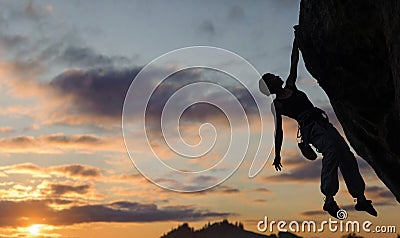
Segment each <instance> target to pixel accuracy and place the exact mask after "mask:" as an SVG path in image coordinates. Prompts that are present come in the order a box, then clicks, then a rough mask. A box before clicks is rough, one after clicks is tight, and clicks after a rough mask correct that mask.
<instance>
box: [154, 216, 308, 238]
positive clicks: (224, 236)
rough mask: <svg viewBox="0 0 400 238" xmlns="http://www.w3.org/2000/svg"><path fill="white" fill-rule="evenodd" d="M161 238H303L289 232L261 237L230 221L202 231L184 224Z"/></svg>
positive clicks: (224, 221)
mask: <svg viewBox="0 0 400 238" xmlns="http://www.w3.org/2000/svg"><path fill="white" fill-rule="evenodd" d="M161 238H301V237H300V236H296V235H293V234H291V233H288V232H279V234H278V236H276V235H274V234H273V235H269V236H267V235H261V234H257V233H254V232H251V231H246V230H245V229H244V227H243V224H241V223H236V224H232V223H229V222H228V220H223V221H222V222H216V223H213V224H210V223H209V224H207V225H205V226H204V227H203V228H202V229H200V230H194V228H193V227H189V224H188V223H184V224H182V225H181V226H179V227H178V228H175V229H173V230H171V231H170V232H168V233H167V234H166V235H163V236H161Z"/></svg>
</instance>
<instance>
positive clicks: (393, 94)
mask: <svg viewBox="0 0 400 238" xmlns="http://www.w3.org/2000/svg"><path fill="white" fill-rule="evenodd" d="M299 25H300V29H299V32H298V39H299V47H300V50H301V52H302V55H303V58H304V61H305V64H306V67H307V70H308V71H309V72H310V73H311V75H312V76H313V77H314V78H316V79H317V80H318V82H319V84H320V86H321V87H322V88H323V89H324V91H325V92H326V93H327V95H328V97H329V99H330V101H331V104H332V106H333V109H334V111H335V113H336V115H337V117H338V119H339V121H340V123H341V124H342V126H343V129H344V131H345V133H346V136H347V138H348V140H349V141H350V143H351V145H352V146H353V148H354V149H355V150H356V152H357V153H358V155H360V156H361V157H362V158H363V159H365V160H366V161H367V162H368V163H369V164H370V165H371V166H372V168H373V169H374V170H375V172H376V174H377V175H378V177H379V178H380V179H381V180H382V181H383V182H384V183H385V184H386V186H387V187H388V188H389V189H390V190H391V191H392V192H393V194H394V195H395V196H396V198H397V201H399V202H400V0H384V1H376V0H353V1H348V0H302V1H301V5H300V18H299Z"/></svg>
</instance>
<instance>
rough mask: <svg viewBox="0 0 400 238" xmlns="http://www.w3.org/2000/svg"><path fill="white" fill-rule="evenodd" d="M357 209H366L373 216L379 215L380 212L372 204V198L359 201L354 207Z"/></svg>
mask: <svg viewBox="0 0 400 238" xmlns="http://www.w3.org/2000/svg"><path fill="white" fill-rule="evenodd" d="M354 208H355V209H356V210H357V211H364V212H368V213H369V214H371V215H372V216H375V217H376V216H378V212H377V211H376V210H375V208H374V207H373V206H372V201H371V200H362V201H357V204H356V205H355V207H354Z"/></svg>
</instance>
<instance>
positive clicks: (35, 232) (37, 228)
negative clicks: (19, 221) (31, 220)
mask: <svg viewBox="0 0 400 238" xmlns="http://www.w3.org/2000/svg"><path fill="white" fill-rule="evenodd" d="M42 227H43V225H41V224H35V225H32V226H30V227H28V228H27V229H28V232H29V233H30V234H31V235H39V234H40V231H41V229H42Z"/></svg>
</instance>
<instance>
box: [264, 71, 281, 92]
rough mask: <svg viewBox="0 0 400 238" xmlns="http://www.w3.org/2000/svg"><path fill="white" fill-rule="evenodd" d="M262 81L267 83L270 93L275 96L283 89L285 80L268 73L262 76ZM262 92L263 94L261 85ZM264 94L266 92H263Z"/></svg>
mask: <svg viewBox="0 0 400 238" xmlns="http://www.w3.org/2000/svg"><path fill="white" fill-rule="evenodd" d="M262 80H263V81H264V82H265V84H266V85H267V87H268V89H269V92H270V93H272V94H275V93H277V92H278V91H279V90H280V89H282V85H283V80H282V79H281V78H280V77H279V76H276V75H275V74H271V73H266V74H264V75H263V76H262ZM260 81H261V79H260ZM260 90H261V92H263V90H262V87H261V84H260ZM263 93H264V94H266V93H265V92H263Z"/></svg>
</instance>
